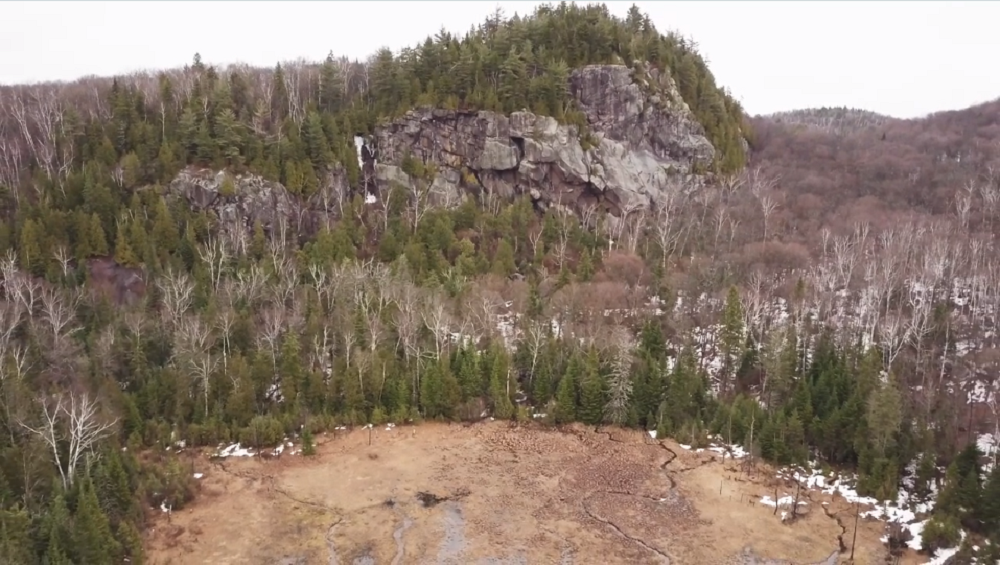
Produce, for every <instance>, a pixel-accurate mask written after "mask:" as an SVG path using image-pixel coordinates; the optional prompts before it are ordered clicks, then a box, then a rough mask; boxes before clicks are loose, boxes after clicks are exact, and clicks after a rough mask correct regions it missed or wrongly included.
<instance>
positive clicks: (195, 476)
mask: <svg viewBox="0 0 1000 565" xmlns="http://www.w3.org/2000/svg"><path fill="white" fill-rule="evenodd" d="M204 476H205V474H204V473H195V474H194V478H195V479H200V478H202V477H204Z"/></svg>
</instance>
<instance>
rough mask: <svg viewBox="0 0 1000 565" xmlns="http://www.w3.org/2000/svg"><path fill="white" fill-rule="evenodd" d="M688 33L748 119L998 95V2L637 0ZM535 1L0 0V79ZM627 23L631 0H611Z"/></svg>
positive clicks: (388, 33) (311, 54) (403, 36)
mask: <svg viewBox="0 0 1000 565" xmlns="http://www.w3.org/2000/svg"><path fill="white" fill-rule="evenodd" d="M635 3H636V4H637V5H638V6H639V7H640V8H641V9H642V10H643V11H644V12H646V13H648V14H650V16H651V18H652V19H653V21H654V23H655V25H656V26H657V28H659V29H660V30H661V31H662V30H667V29H672V30H676V31H678V32H680V33H681V34H683V35H685V36H688V37H691V38H693V39H694V40H695V41H697V42H698V44H699V45H700V47H701V53H702V55H704V56H705V57H706V58H707V59H708V60H709V62H710V68H711V69H712V72H713V73H714V74H715V77H716V80H717V81H718V82H719V83H720V84H721V85H723V86H726V87H728V88H729V89H730V91H731V92H732V93H733V94H734V95H735V96H736V97H737V98H738V99H740V100H741V101H742V103H743V105H744V107H745V109H746V110H747V111H748V112H749V113H751V114H766V113H771V112H775V111H780V110H792V109H796V108H804V107H817V106H849V107H856V108H864V109H867V110H873V111H877V112H881V113H884V114H888V115H892V116H896V117H904V118H907V117H917V116H921V115H925V114H927V113H930V112H934V111H939V110H952V109H960V108H964V107H967V106H970V105H973V104H977V103H980V102H986V101H989V100H993V99H996V98H998V97H1000V73H998V72H997V70H996V69H997V67H996V64H997V61H1000V34H998V33H996V31H995V27H996V25H997V22H1000V3H998V2H958V1H951V2H919V1H915V2H807V1H801V2H706V1H703V2H641V1H640V2H635ZM538 4H540V2H509V1H508V2H496V1H482V2H470V1H465V2H462V1H455V2H419V1H411V2H380V1H367V2H318V1H316V2H264V1H260V2H250V1H248V2H204V1H202V2H140V1H135V2H0V21H2V22H4V24H3V30H4V31H3V33H0V84H10V83H21V82H37V81H46V80H72V79H74V78H78V77H80V76H85V75H93V74H96V75H112V74H118V73H124V72H129V71H132V70H139V69H161V68H169V67H177V66H182V65H184V64H185V63H189V62H190V61H191V58H192V56H193V55H194V53H195V52H200V53H201V55H202V58H203V60H204V61H206V62H208V63H215V64H225V63H232V62H246V63H250V64H254V65H267V66H270V65H273V64H274V63H276V62H277V61H282V60H291V59H296V58H299V57H304V58H306V59H310V60H320V59H322V58H324V57H325V56H326V54H327V52H329V51H331V50H332V51H333V52H334V53H335V54H337V55H340V54H345V55H348V56H349V57H352V58H354V57H357V58H362V59H363V58H365V57H366V56H367V55H369V54H371V53H373V52H374V51H375V50H376V49H378V48H379V47H381V46H388V47H390V48H392V49H393V50H398V49H399V48H401V47H404V46H406V45H412V44H414V43H416V42H418V41H421V40H422V39H423V38H425V37H426V36H427V35H429V34H433V33H435V32H436V31H437V30H439V29H440V28H441V27H442V26H443V27H444V28H446V29H448V30H449V31H452V32H457V33H462V32H464V31H466V30H468V29H469V27H470V26H471V25H472V24H475V23H479V22H480V21H482V20H483V19H484V18H485V17H486V16H487V15H488V14H490V13H491V12H492V11H493V10H494V8H495V7H496V6H498V5H499V6H501V7H503V9H504V10H505V11H506V12H507V14H508V15H512V14H513V13H514V12H518V13H520V14H525V13H528V12H530V11H531V10H532V9H533V8H534V7H535V6H536V5H538ZM607 4H608V6H609V8H610V10H611V11H612V12H613V13H615V14H617V15H621V16H624V14H625V13H626V11H627V10H628V8H629V6H630V5H631V4H632V2H607Z"/></svg>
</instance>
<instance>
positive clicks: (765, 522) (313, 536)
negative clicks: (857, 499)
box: [147, 422, 885, 565]
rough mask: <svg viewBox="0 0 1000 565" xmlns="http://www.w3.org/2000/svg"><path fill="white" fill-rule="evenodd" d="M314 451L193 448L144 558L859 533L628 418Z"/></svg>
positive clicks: (752, 548) (557, 557)
mask: <svg viewBox="0 0 1000 565" xmlns="http://www.w3.org/2000/svg"><path fill="white" fill-rule="evenodd" d="M317 452H318V454H317V456H315V457H313V458H303V457H301V456H293V457H283V458H280V459H273V460H270V461H260V460H254V459H228V460H226V461H224V462H215V463H212V462H209V461H208V459H207V458H205V459H203V460H201V461H200V462H199V463H197V466H198V467H199V468H198V469H196V470H197V471H199V472H204V473H205V478H204V479H203V480H202V481H203V484H202V493H201V494H200V495H199V497H198V498H197V499H196V501H195V503H193V504H192V505H191V506H190V507H189V508H187V509H185V510H183V511H181V512H176V513H173V514H172V515H171V516H170V517H169V522H168V518H167V517H166V516H164V517H162V518H160V519H159V520H158V522H157V523H156V524H155V527H154V528H153V529H152V531H151V532H150V534H149V536H148V540H147V552H148V557H149V562H150V563H151V564H153V565H166V564H185V565H186V564H196V563H212V564H227V563H232V564H236V563H240V564H261V565H275V564H277V563H296V564H298V563H302V564H305V563H308V564H324V565H333V564H337V565H340V564H353V563H391V564H392V565H404V564H410V563H413V564H419V565H438V564H440V565H445V564H449V565H450V564H466V563H473V564H477V565H501V564H504V565H506V564H511V565H513V564H520V563H560V564H562V565H573V564H586V563H597V562H600V563H609V564H612V563H630V564H632V563H670V564H677V563H781V562H792V563H836V562H838V559H839V560H840V561H843V560H846V557H847V555H846V554H842V553H841V552H840V549H841V548H840V541H838V538H841V539H843V540H845V542H846V544H847V547H848V550H849V548H850V543H851V536H852V534H853V517H854V508H853V507H851V506H850V505H849V504H847V503H846V502H844V501H842V500H841V501H840V502H839V503H838V502H837V501H831V500H829V497H826V499H822V497H823V495H804V496H803V500H804V501H805V503H806V504H804V505H802V506H801V507H802V511H801V514H802V515H801V516H800V517H798V518H797V519H796V520H794V521H792V522H791V523H788V522H782V520H781V511H780V510H779V511H778V512H775V509H774V508H773V507H769V506H766V505H763V504H761V503H760V499H761V497H763V496H771V497H773V496H774V494H775V489H777V491H778V496H784V495H786V494H788V489H789V487H791V488H794V486H793V485H785V484H784V483H779V482H778V480H777V479H774V480H766V479H765V477H767V476H771V477H773V476H775V475H774V473H771V472H769V471H767V470H765V469H763V468H761V470H760V471H759V473H758V474H757V475H756V476H754V477H748V476H747V474H746V473H745V472H743V471H741V468H740V466H739V464H738V462H736V463H734V462H732V461H731V460H727V461H726V462H725V463H722V461H721V456H719V455H718V454H707V453H692V452H689V451H685V450H683V449H681V448H680V447H679V446H677V445H676V444H675V443H673V442H671V441H669V440H667V441H663V442H657V441H654V440H651V439H650V438H649V436H648V435H646V434H644V433H642V432H639V431H634V430H620V429H601V430H600V431H596V432H595V431H594V430H592V429H586V428H583V427H581V426H574V427H570V428H568V429H567V430H564V431H557V430H549V429H543V428H535V427H521V428H512V427H510V425H509V424H507V423H499V422H484V423H482V424H477V425H474V426H460V425H451V426H449V425H447V424H425V425H422V426H420V427H417V428H394V429H392V430H391V431H385V430H379V431H377V432H375V435H374V436H373V441H372V445H370V446H369V445H368V431H367V430H356V431H353V432H340V433H339V434H337V435H334V434H330V435H327V436H323V437H320V438H319V439H318V446H317ZM373 456H374V457H373ZM791 492H792V493H794V490H792V491H791ZM824 501H825V502H827V503H828V504H829V508H828V509H829V511H830V512H831V513H832V514H829V513H827V512H824V511H823V510H822V508H823V506H822V503H823V502H824ZM838 516H839V517H840V519H839V520H838V519H837V517H838ZM841 524H846V525H847V528H846V533H845V529H844V528H843V527H842V526H841ZM881 528H882V524H881V523H879V522H866V521H864V520H862V521H861V525H860V527H859V532H858V549H857V551H856V555H855V558H856V559H855V562H856V563H859V564H860V563H880V562H882V559H883V558H884V554H885V550H884V547H883V546H882V544H881V543H880V542H879V540H878V538H879V536H881V535H882V533H881V532H882V529H881ZM195 532H199V533H195ZM598 556H599V557H598ZM831 556H832V557H833V558H834V560H833V561H829V559H831Z"/></svg>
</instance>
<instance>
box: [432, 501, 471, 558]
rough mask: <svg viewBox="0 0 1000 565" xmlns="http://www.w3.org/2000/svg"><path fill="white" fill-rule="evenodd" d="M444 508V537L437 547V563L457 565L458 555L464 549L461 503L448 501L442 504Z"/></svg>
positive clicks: (463, 518) (459, 555)
mask: <svg viewBox="0 0 1000 565" xmlns="http://www.w3.org/2000/svg"><path fill="white" fill-rule="evenodd" d="M442 506H443V510H444V517H443V519H442V520H443V522H444V538H443V539H442V540H441V547H440V549H438V556H437V562H438V565H459V564H461V563H462V562H461V560H460V557H461V555H462V552H464V551H465V545H466V542H465V516H463V515H462V505H461V504H459V503H457V502H454V501H448V502H446V503H445V504H443V505H442Z"/></svg>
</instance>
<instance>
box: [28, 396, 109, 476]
mask: <svg viewBox="0 0 1000 565" xmlns="http://www.w3.org/2000/svg"><path fill="white" fill-rule="evenodd" d="M39 404H40V405H41V412H42V413H41V422H39V424H38V425H34V426H33V425H29V424H28V423H25V422H24V421H21V422H19V423H20V425H21V426H22V427H23V428H24V429H26V430H28V431H29V432H31V433H32V434H34V435H35V436H36V437H38V438H39V439H41V440H42V442H44V443H45V444H46V445H47V446H48V447H49V449H51V450H52V458H53V461H54V463H55V465H56V467H57V468H58V469H59V476H60V477H61V478H62V484H63V488H67V489H68V488H69V487H70V486H71V485H72V484H73V479H74V478H75V477H76V474H77V470H78V468H79V465H80V462H81V460H82V459H83V457H84V455H86V454H87V453H88V452H90V451H91V450H92V449H93V448H94V447H95V446H96V445H97V444H98V443H99V442H100V441H101V440H103V439H104V438H105V437H107V436H109V435H110V434H111V431H112V429H113V428H114V426H115V424H117V422H118V419H117V418H115V419H112V420H107V419H105V418H102V417H101V414H100V406H99V405H98V403H97V402H96V401H95V400H93V399H91V398H90V396H88V395H87V394H80V395H77V394H73V393H66V392H64V393H59V394H55V395H53V396H51V397H48V398H42V399H40V400H39ZM63 446H65V450H64V447H63Z"/></svg>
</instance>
